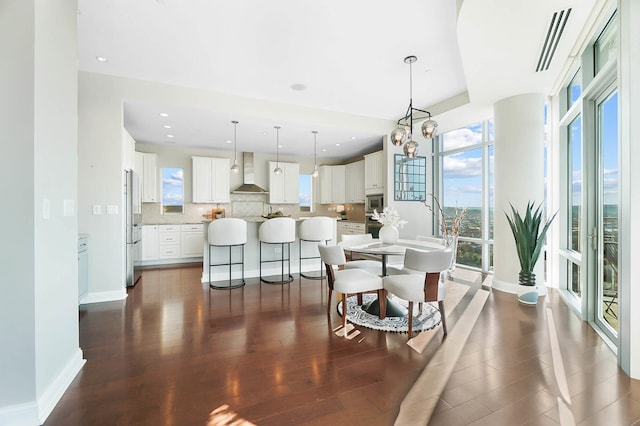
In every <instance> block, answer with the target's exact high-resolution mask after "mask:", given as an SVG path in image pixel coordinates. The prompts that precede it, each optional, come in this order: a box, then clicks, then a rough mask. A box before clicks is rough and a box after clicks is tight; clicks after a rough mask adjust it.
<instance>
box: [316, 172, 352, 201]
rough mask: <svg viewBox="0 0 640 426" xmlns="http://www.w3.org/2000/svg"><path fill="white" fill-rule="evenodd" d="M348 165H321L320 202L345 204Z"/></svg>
mask: <svg viewBox="0 0 640 426" xmlns="http://www.w3.org/2000/svg"><path fill="white" fill-rule="evenodd" d="M345 178H346V166H320V204H344V203H345V202H346V193H345Z"/></svg>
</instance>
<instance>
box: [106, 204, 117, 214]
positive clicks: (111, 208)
mask: <svg viewBox="0 0 640 426" xmlns="http://www.w3.org/2000/svg"><path fill="white" fill-rule="evenodd" d="M107 214H118V206H114V205H109V206H107Z"/></svg>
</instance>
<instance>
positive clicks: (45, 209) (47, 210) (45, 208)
mask: <svg viewBox="0 0 640 426" xmlns="http://www.w3.org/2000/svg"><path fill="white" fill-rule="evenodd" d="M50 217H51V203H50V202H49V199H48V198H45V199H43V200H42V218H43V219H49V218H50Z"/></svg>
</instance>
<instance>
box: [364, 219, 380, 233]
mask: <svg viewBox="0 0 640 426" xmlns="http://www.w3.org/2000/svg"><path fill="white" fill-rule="evenodd" d="M364 228H365V230H364V232H365V233H367V234H371V236H372V237H373V238H378V236H379V234H380V228H382V224H381V223H380V222H378V221H377V220H374V219H372V218H371V215H367V221H366V222H365V225H364Z"/></svg>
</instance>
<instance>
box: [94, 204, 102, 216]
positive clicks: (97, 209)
mask: <svg viewBox="0 0 640 426" xmlns="http://www.w3.org/2000/svg"><path fill="white" fill-rule="evenodd" d="M93 214H102V206H101V205H100V204H94V205H93Z"/></svg>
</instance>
